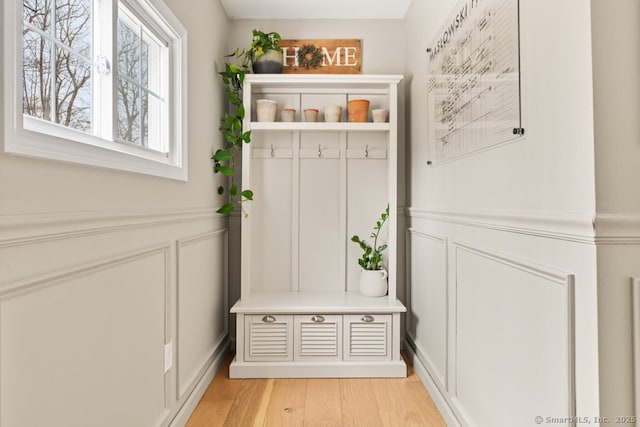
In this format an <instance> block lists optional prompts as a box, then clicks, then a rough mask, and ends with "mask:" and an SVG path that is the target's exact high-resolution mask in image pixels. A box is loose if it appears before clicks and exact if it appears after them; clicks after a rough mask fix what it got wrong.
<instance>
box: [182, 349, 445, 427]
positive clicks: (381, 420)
mask: <svg viewBox="0 0 640 427" xmlns="http://www.w3.org/2000/svg"><path fill="white" fill-rule="evenodd" d="M231 359H232V356H229V357H228V358H227V360H226V361H225V363H224V364H223V366H222V368H220V371H218V373H217V374H216V376H215V378H214V379H213V381H212V382H211V384H210V385H209V388H208V389H207V391H206V392H205V394H204V396H203V397H202V399H201V400H200V403H198V406H197V407H196V409H195V411H194V412H193V414H192V415H191V418H190V419H189V421H188V422H187V427H205V426H207V427H208V426H251V427H253V426H275V427H281V426H282V427H284V426H314V427H315V426H363V427H376V426H402V427H405V426H420V427H427V426H446V424H445V422H444V420H443V419H442V417H441V416H440V414H439V412H438V410H437V408H436V406H435V405H434V403H433V401H432V400H431V397H429V395H428V394H427V391H426V390H425V388H424V386H423V385H422V383H421V382H420V379H419V378H418V376H417V374H416V373H415V372H414V371H413V369H412V368H411V367H409V370H408V374H409V375H408V376H407V378H337V379H333V378H332V379H315V378H313V379H307V378H303V379H233V380H232V379H229V363H231Z"/></svg>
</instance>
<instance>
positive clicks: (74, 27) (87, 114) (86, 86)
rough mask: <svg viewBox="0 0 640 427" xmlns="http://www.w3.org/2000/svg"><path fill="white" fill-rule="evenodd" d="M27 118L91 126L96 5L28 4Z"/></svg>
mask: <svg viewBox="0 0 640 427" xmlns="http://www.w3.org/2000/svg"><path fill="white" fill-rule="evenodd" d="M22 5H23V7H22V11H23V68H22V72H23V100H22V101H23V102H22V105H23V112H24V113H25V114H27V115H30V116H33V117H37V118H40V119H43V120H48V121H52V122H55V123H58V124H61V125H64V126H67V127H71V128H74V129H78V130H81V131H85V132H90V131H91V125H92V120H91V117H92V97H93V94H92V62H91V39H92V1H91V0H23V3H22Z"/></svg>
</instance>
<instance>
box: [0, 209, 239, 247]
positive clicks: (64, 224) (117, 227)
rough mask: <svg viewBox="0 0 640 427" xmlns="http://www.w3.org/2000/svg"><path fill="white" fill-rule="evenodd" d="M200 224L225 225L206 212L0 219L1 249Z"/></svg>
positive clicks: (97, 214) (220, 217) (100, 212)
mask: <svg viewBox="0 0 640 427" xmlns="http://www.w3.org/2000/svg"><path fill="white" fill-rule="evenodd" d="M201 220H212V221H217V222H219V223H220V224H221V226H222V225H226V223H227V218H226V217H225V216H222V215H220V214H218V213H216V211H215V210H214V209H209V208H206V209H187V210H179V211H160V212H158V211H152V210H149V211H131V212H123V211H119V212H103V211H99V212H79V213H64V214H39V215H14V216H0V248H3V247H10V246H20V245H24V244H32V243H40V242H46V241H55V240H61V239H69V238H74V237H81V236H88V235H95V234H100V233H110V232H115V231H121V230H133V229H137V228H142V227H155V226H166V225H171V224H178V223H185V222H193V221H201Z"/></svg>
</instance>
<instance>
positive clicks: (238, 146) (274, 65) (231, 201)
mask: <svg viewBox="0 0 640 427" xmlns="http://www.w3.org/2000/svg"><path fill="white" fill-rule="evenodd" d="M252 35H253V39H252V40H251V46H250V48H249V49H241V48H238V49H236V50H235V51H234V52H233V53H231V54H229V55H227V58H236V59H239V60H240V61H239V63H238V62H234V61H232V60H229V61H227V62H226V63H225V69H224V71H222V72H220V73H219V74H220V76H221V77H222V82H223V83H224V84H225V86H226V87H225V93H226V96H227V100H228V102H229V111H228V112H227V113H225V115H224V118H223V119H222V123H221V125H220V128H219V130H220V132H221V133H222V135H223V136H224V141H225V145H224V147H223V148H221V149H218V150H216V152H215V153H214V155H213V156H212V157H211V160H213V162H214V172H215V173H221V174H222V175H224V176H226V177H228V178H229V181H228V185H226V186H224V185H221V186H220V187H218V194H219V195H223V196H224V195H226V196H227V199H226V201H225V202H224V203H223V204H222V206H220V208H219V209H218V210H217V212H218V213H220V214H229V213H231V212H233V211H234V210H235V209H236V208H237V207H238V208H242V203H244V202H246V201H249V200H253V191H251V190H249V189H244V190H240V189H239V188H238V184H237V183H236V182H235V171H236V165H235V161H236V158H237V157H238V156H239V153H240V151H241V150H242V145H243V144H248V143H250V142H251V131H244V129H243V123H242V122H243V120H244V117H245V109H244V106H243V103H242V84H243V83H244V78H245V76H246V75H247V73H249V71H250V70H251V69H253V72H254V73H280V72H282V48H280V45H279V41H280V39H281V38H280V34H278V33H276V32H270V33H265V32H263V31H260V30H253V32H252ZM274 56H275V57H276V59H274ZM278 57H279V59H278ZM250 66H251V68H250ZM243 212H244V214H245V216H246V215H247V213H246V212H245V211H244V209H243Z"/></svg>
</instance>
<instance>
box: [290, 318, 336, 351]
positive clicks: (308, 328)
mask: <svg viewBox="0 0 640 427" xmlns="http://www.w3.org/2000/svg"><path fill="white" fill-rule="evenodd" d="M294 323H295V327H294V331H295V338H296V339H295V341H296V343H295V346H296V348H295V355H294V359H295V360H301V359H305V360H310V359H321V360H333V359H342V316H337V315H321V314H317V315H298V316H295V317H294Z"/></svg>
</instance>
